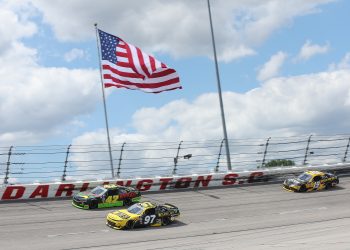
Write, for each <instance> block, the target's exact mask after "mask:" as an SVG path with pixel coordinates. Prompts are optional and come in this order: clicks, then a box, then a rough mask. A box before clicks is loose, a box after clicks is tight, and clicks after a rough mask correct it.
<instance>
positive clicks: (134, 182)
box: [0, 164, 350, 202]
mask: <svg viewBox="0 0 350 250" xmlns="http://www.w3.org/2000/svg"><path fill="white" fill-rule="evenodd" d="M306 170H320V171H331V172H334V173H335V174H336V175H338V176H339V177H341V176H350V164H336V165H322V166H303V167H288V168H287V167H283V168H273V169H261V170H255V171H243V172H227V173H212V174H204V175H194V174H193V175H187V176H170V177H155V178H151V177H150V178H137V179H116V180H103V181H72V182H69V181H66V182H56V183H34V184H25V185H24V184H23V185H20V184H16V185H6V186H5V185H3V186H0V197H1V200H0V202H1V201H16V200H40V199H47V198H58V199H59V198H66V197H71V196H72V195H74V194H75V193H78V192H83V191H86V190H88V189H92V188H94V187H96V186H99V185H104V184H118V185H122V186H131V187H135V188H136V189H138V190H140V191H141V192H161V191H167V190H174V191H175V190H193V189H198V188H209V187H229V186H238V185H248V184H262V183H266V184H268V183H276V182H277V183H278V182H282V181H283V180H284V179H285V178H289V177H292V176H295V175H297V174H300V173H301V172H303V171H306Z"/></svg>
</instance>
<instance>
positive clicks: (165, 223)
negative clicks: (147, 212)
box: [162, 216, 172, 226]
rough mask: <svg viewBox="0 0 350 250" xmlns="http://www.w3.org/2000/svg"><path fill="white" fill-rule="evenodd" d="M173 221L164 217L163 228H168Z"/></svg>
mask: <svg viewBox="0 0 350 250" xmlns="http://www.w3.org/2000/svg"><path fill="white" fill-rule="evenodd" d="M171 222H172V221H171V219H170V217H168V216H167V217H163V219H162V225H163V226H166V225H169V224H170V223H171Z"/></svg>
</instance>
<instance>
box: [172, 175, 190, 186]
mask: <svg viewBox="0 0 350 250" xmlns="http://www.w3.org/2000/svg"><path fill="white" fill-rule="evenodd" d="M191 181H192V178H191V177H182V178H180V179H178V180H177V181H176V183H175V188H188V187H189V186H190V184H191Z"/></svg>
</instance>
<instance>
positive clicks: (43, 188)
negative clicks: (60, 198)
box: [29, 185, 49, 198]
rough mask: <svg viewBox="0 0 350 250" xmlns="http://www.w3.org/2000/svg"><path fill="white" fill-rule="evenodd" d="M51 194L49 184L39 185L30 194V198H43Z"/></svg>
mask: <svg viewBox="0 0 350 250" xmlns="http://www.w3.org/2000/svg"><path fill="white" fill-rule="evenodd" d="M48 195H49V185H39V186H37V187H36V189H35V190H34V191H33V193H32V194H31V195H30V196H29V198H36V197H37V196H40V197H41V198H47V196H48Z"/></svg>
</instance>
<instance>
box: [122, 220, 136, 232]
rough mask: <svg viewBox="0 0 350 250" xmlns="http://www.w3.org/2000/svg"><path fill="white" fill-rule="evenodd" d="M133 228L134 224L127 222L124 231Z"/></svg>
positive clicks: (130, 221)
mask: <svg viewBox="0 0 350 250" xmlns="http://www.w3.org/2000/svg"><path fill="white" fill-rule="evenodd" d="M134 226H135V222H134V221H132V220H129V221H128V222H127V223H126V225H125V227H124V229H125V230H130V229H133V228H134Z"/></svg>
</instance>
